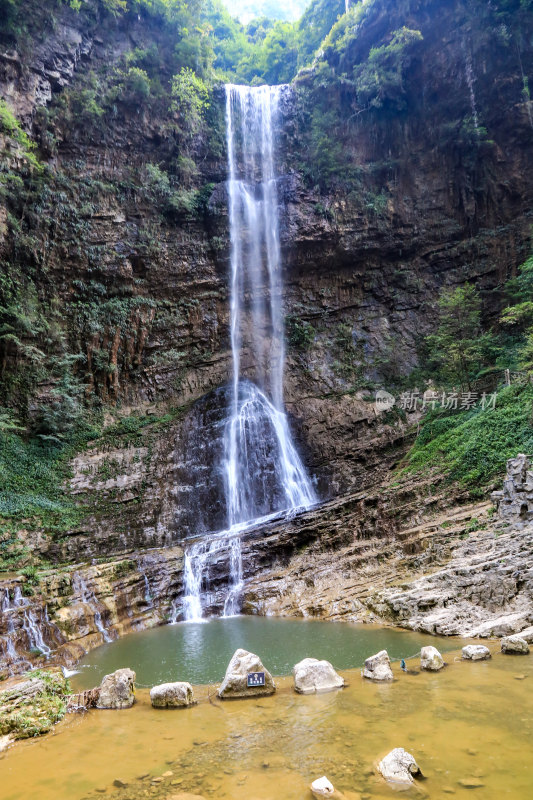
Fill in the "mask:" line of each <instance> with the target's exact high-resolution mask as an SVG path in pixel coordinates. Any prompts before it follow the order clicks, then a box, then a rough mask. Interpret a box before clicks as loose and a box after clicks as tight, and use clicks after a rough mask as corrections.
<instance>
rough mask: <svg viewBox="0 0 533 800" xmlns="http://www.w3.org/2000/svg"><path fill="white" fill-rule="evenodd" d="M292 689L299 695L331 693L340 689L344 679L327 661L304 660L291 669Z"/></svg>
mask: <svg viewBox="0 0 533 800" xmlns="http://www.w3.org/2000/svg"><path fill="white" fill-rule="evenodd" d="M292 674H293V675H294V688H295V689H296V691H297V692H300V694H313V692H331V691H332V690H333V689H342V687H343V686H344V678H341V676H340V675H338V674H337V673H336V672H335V670H334V669H333V667H332V666H331V664H330V663H329V661H319V660H318V659H317V658H304V659H303V661H299V662H298V664H296V665H295V666H294V667H293V670H292Z"/></svg>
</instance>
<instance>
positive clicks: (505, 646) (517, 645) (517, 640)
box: [501, 636, 529, 656]
mask: <svg viewBox="0 0 533 800" xmlns="http://www.w3.org/2000/svg"><path fill="white" fill-rule="evenodd" d="M501 650H502V653H506V654H507V655H513V656H527V654H528V653H529V645H528V643H527V642H526V640H525V639H522V638H521V637H520V636H506V637H505V638H504V639H502V641H501Z"/></svg>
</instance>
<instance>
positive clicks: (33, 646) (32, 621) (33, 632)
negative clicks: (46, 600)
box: [23, 609, 52, 658]
mask: <svg viewBox="0 0 533 800" xmlns="http://www.w3.org/2000/svg"><path fill="white" fill-rule="evenodd" d="M46 614H47V612H46V611H45V621H46ZM41 625H42V622H41V620H38V619H37V617H36V615H35V612H34V611H33V610H32V609H27V610H26V611H25V612H24V622H23V628H24V632H25V634H26V636H27V637H28V642H29V649H30V650H39V651H40V652H41V653H43V654H44V655H45V656H46V657H47V658H48V656H49V655H50V653H51V652H52V650H51V648H50V647H48V645H47V644H46V642H45V641H44V639H43V634H42V631H41Z"/></svg>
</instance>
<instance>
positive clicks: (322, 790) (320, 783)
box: [304, 659, 335, 798]
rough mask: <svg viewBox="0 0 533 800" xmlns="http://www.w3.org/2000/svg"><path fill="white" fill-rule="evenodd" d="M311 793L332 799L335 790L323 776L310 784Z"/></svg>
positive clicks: (314, 795) (318, 796)
mask: <svg viewBox="0 0 533 800" xmlns="http://www.w3.org/2000/svg"><path fill="white" fill-rule="evenodd" d="M307 660H311V659H304V661H307ZM326 663H327V662H326ZM311 792H312V794H313V797H317V798H321V797H333V796H334V795H335V789H334V788H333V784H332V783H331V782H330V781H329V780H328V779H327V778H326V776H325V775H323V776H322V778H317V779H316V781H313V783H312V784H311Z"/></svg>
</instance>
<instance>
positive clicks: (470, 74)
mask: <svg viewBox="0 0 533 800" xmlns="http://www.w3.org/2000/svg"><path fill="white" fill-rule="evenodd" d="M463 49H464V52H465V77H466V83H467V86H468V91H469V93H470V107H471V109H472V119H473V121H474V128H475V129H476V135H477V136H478V137H479V115H478V113H477V105H476V95H475V92H474V82H475V77H474V70H473V67H472V56H471V55H470V53H469V52H468V50H467V49H466V46H465V45H463Z"/></svg>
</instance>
